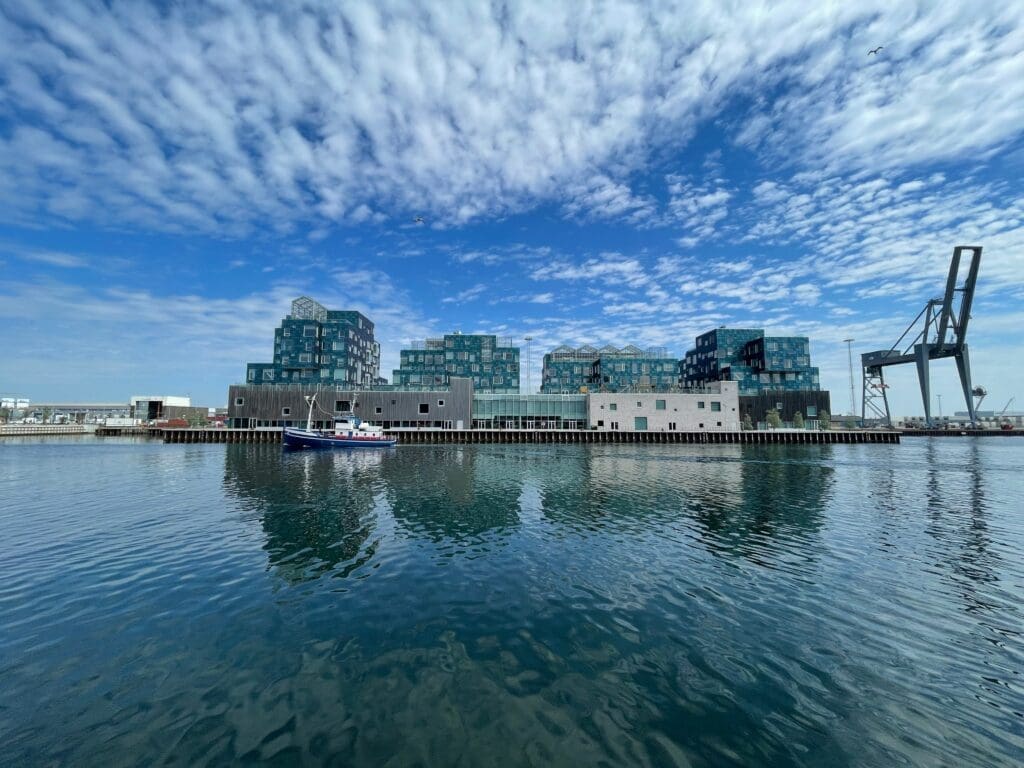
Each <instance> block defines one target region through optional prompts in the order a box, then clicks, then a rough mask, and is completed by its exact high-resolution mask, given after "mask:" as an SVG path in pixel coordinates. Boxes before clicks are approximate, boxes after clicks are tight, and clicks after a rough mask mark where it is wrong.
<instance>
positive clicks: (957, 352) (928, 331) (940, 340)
mask: <svg viewBox="0 0 1024 768" xmlns="http://www.w3.org/2000/svg"><path fill="white" fill-rule="evenodd" d="M965 251H969V252H970V257H971V258H970V264H969V265H968V267H967V274H966V276H965V278H964V281H963V283H962V284H960V285H957V283H958V281H959V279H960V271H961V270H960V260H961V258H962V256H963V254H964V252H965ZM980 262H981V246H979V245H958V246H956V247H955V248H954V249H953V261H952V262H951V263H950V265H949V277H948V278H947V280H946V292H945V294H943V296H942V298H939V299H931V300H930V301H929V302H928V303H927V304H925V306H924V309H922V310H921V311H920V312H919V313H918V315H917V317H915V318H914V320H913V322H911V324H910V325H909V326H907V329H906V330H905V331H904V332H903V334H902V335H901V336H900V337H899V338H898V339H897V340H896V343H895V344H893V345H892V346H891V347H889V349H883V350H879V351H877V352H865V353H864V354H863V355H861V365H862V366H863V369H864V376H863V399H862V401H861V418H862V419H865V418H868V417H869V416H870V417H871V418H880V419H884V421H885V424H886V425H887V426H892V415H891V414H890V413H889V398H888V396H887V395H886V392H885V390H886V389H887V388H888V385H887V384H886V383H885V376H884V375H883V370H884V369H885V368H887V367H888V366H890V365H903V364H906V363H915V364H916V365H917V378H918V381H919V382H920V385H921V399H922V400H923V401H924V420H925V424H926V425H927V426H929V427H930V426H932V406H931V401H932V398H931V378H930V376H929V371H928V366H929V363H930V362H931V361H932V360H941V359H943V358H947V357H952V358H953V359H954V360H955V361H956V369H957V373H958V374H959V375H960V385H961V386H962V387H963V391H964V401H965V402H966V403H967V411H968V413H969V414H970V417H971V424H972V425H976V424H977V417H976V413H977V412H976V411H975V408H974V400H973V398H972V395H973V394H974V390H973V388H972V387H971V362H970V357H969V355H968V352H967V324H968V322H969V321H970V319H971V304H972V303H973V301H974V285H975V283H976V282H977V281H978V265H979V263H980ZM922 321H923V323H922ZM917 329H920V330H917ZM915 331H916V333H915ZM908 339H909V341H908Z"/></svg>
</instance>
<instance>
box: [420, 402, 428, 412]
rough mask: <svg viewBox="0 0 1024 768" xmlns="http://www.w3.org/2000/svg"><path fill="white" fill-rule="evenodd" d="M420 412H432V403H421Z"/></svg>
mask: <svg viewBox="0 0 1024 768" xmlns="http://www.w3.org/2000/svg"><path fill="white" fill-rule="evenodd" d="M420 413H430V403H420Z"/></svg>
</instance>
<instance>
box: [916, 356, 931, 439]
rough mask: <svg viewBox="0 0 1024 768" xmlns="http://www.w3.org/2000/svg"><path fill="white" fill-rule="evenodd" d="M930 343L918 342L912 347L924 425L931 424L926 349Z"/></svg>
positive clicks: (929, 384)
mask: <svg viewBox="0 0 1024 768" xmlns="http://www.w3.org/2000/svg"><path fill="white" fill-rule="evenodd" d="M930 347H931V345H930V344H918V345H917V346H916V347H914V358H915V359H916V361H917V379H918V382H919V383H920V384H921V399H922V400H923V401H924V423H925V426H928V427H930V426H931V425H932V385H931V379H930V378H929V377H928V349H929V348H930Z"/></svg>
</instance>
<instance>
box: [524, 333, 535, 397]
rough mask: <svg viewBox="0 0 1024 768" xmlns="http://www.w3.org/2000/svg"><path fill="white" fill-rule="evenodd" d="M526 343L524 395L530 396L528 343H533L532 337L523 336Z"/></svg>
mask: <svg viewBox="0 0 1024 768" xmlns="http://www.w3.org/2000/svg"><path fill="white" fill-rule="evenodd" d="M523 339H524V341H526V394H530V342H531V341H533V336H524V337H523Z"/></svg>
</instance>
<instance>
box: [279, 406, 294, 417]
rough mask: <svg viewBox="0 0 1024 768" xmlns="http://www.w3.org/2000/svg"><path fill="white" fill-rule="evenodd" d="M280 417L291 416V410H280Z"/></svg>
mask: <svg viewBox="0 0 1024 768" xmlns="http://www.w3.org/2000/svg"><path fill="white" fill-rule="evenodd" d="M281 415H282V416H291V415H292V409H291V408H282V409H281Z"/></svg>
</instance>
